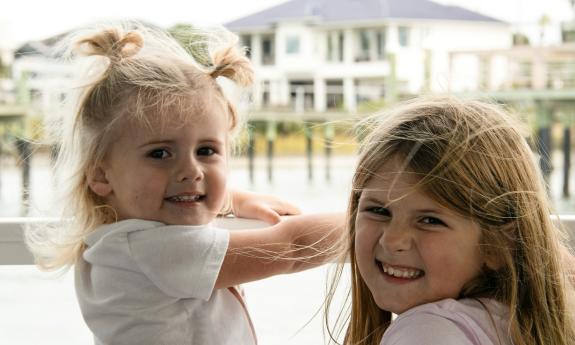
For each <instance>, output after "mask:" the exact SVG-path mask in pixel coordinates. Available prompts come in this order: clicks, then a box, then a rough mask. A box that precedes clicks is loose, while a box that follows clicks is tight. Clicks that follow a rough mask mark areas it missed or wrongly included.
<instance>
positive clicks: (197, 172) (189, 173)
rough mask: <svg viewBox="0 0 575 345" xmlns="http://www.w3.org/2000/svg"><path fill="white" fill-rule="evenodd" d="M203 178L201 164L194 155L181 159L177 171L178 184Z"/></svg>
mask: <svg viewBox="0 0 575 345" xmlns="http://www.w3.org/2000/svg"><path fill="white" fill-rule="evenodd" d="M203 178H204V172H203V170H202V166H201V164H200V163H199V162H198V161H197V159H196V157H195V155H193V154H189V155H186V156H185V157H182V158H181V162H180V164H179V169H178V176H177V180H178V182H184V181H188V182H189V181H200V180H202V179H203Z"/></svg>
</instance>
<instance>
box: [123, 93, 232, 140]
mask: <svg viewBox="0 0 575 345" xmlns="http://www.w3.org/2000/svg"><path fill="white" fill-rule="evenodd" d="M150 103H152V102H150ZM127 115H128V116H126V117H124V120H123V122H124V124H125V125H128V126H130V127H133V128H142V129H146V128H147V129H149V130H153V131H157V130H159V129H170V128H178V127H180V126H184V125H187V124H203V125H209V124H214V123H216V124H217V125H221V126H225V124H227V122H228V120H229V116H230V114H229V112H228V107H227V105H226V103H225V101H224V100H222V99H221V98H220V97H217V96H215V95H210V93H209V92H201V93H199V94H198V93H197V92H194V93H190V94H189V95H186V96H181V97H170V98H169V99H164V100H160V101H156V102H153V103H152V104H149V105H144V106H143V107H140V109H138V107H137V106H136V107H135V109H134V110H131V111H130V110H129V111H128V114H127ZM226 128H227V127H226Z"/></svg>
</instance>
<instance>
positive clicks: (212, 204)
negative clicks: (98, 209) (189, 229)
mask: <svg viewBox="0 0 575 345" xmlns="http://www.w3.org/2000/svg"><path fill="white" fill-rule="evenodd" d="M196 109H202V110H201V111H198V113H197V114H193V115H191V116H189V117H188V118H187V119H188V120H187V121H186V122H185V123H182V122H176V121H171V122H170V121H168V123H162V124H160V123H159V122H157V123H154V121H153V120H152V123H150V125H149V126H146V125H144V124H142V123H136V122H135V121H134V122H133V123H130V124H125V125H124V128H122V129H121V130H120V131H119V133H120V135H119V138H118V140H117V141H115V142H114V143H113V144H112V148H111V150H110V152H109V154H108V155H107V156H106V159H105V160H104V162H103V164H102V166H100V167H99V168H98V169H97V171H96V173H95V174H94V176H92V177H91V182H90V187H91V189H92V190H93V191H94V192H95V193H96V194H98V195H100V196H102V197H104V199H105V200H106V202H107V204H109V205H110V206H112V207H113V208H114V209H115V211H116V212H117V216H118V220H122V219H130V218H138V219H146V220H154V221H159V222H162V223H165V224H173V225H177V224H182V225H183V224H189V225H199V224H206V223H209V222H210V221H211V220H212V219H213V218H214V217H215V216H216V215H217V214H218V212H219V211H220V209H221V207H222V205H223V202H224V199H225V191H226V170H227V161H226V154H227V152H226V145H227V133H228V131H227V128H228V122H227V116H228V114H227V112H226V111H225V109H224V108H223V107H222V106H218V105H216V104H212V105H211V106H204V107H198V108H196ZM191 111H194V110H191Z"/></svg>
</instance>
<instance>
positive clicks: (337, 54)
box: [327, 31, 344, 62]
mask: <svg viewBox="0 0 575 345" xmlns="http://www.w3.org/2000/svg"><path fill="white" fill-rule="evenodd" d="M343 44H344V38H343V32H341V31H331V32H328V33H327V61H331V62H341V61H343Z"/></svg>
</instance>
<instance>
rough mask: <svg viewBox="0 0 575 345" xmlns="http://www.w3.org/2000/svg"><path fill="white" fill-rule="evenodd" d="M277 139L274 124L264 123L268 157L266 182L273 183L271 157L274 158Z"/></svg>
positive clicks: (271, 122)
mask: <svg viewBox="0 0 575 345" xmlns="http://www.w3.org/2000/svg"><path fill="white" fill-rule="evenodd" d="M276 137H277V129H276V122H275V121H274V120H269V121H268V122H267V123H266V140H267V155H268V181H269V182H270V183H271V182H272V181H273V157H274V141H275V140H276Z"/></svg>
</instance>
